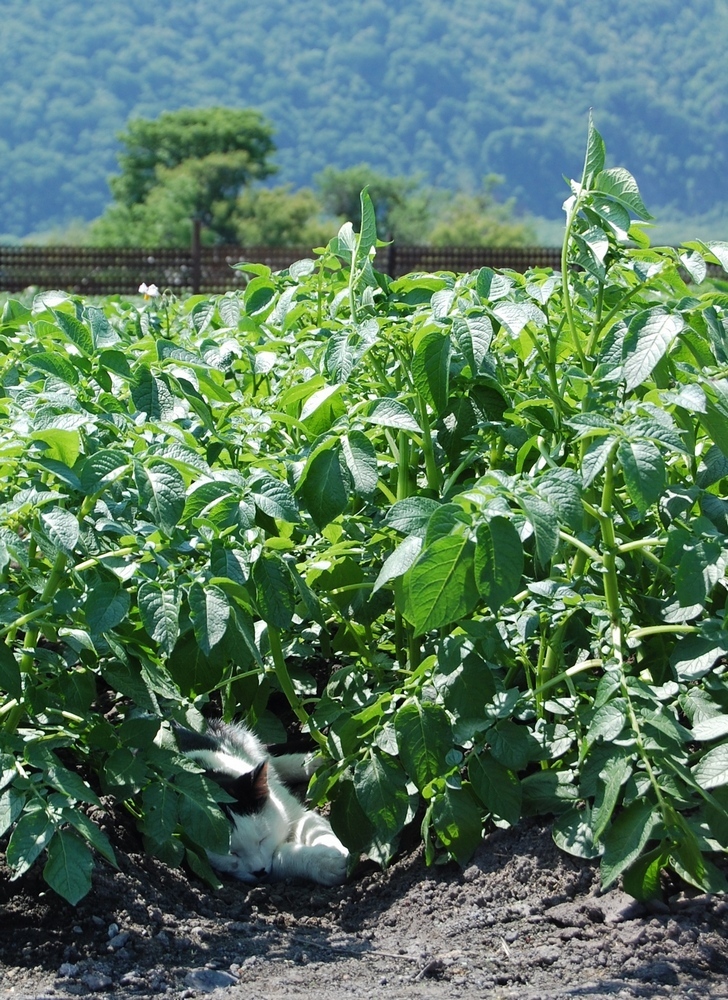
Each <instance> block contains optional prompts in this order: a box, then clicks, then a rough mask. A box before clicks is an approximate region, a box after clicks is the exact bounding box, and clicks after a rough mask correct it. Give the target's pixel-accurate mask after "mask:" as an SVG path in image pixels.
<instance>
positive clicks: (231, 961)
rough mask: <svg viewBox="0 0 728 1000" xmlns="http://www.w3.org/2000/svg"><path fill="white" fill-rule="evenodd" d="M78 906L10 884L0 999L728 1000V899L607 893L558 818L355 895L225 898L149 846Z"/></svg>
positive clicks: (367, 881)
mask: <svg viewBox="0 0 728 1000" xmlns="http://www.w3.org/2000/svg"><path fill="white" fill-rule="evenodd" d="M119 862H120V870H119V871H114V870H113V869H112V868H110V867H108V866H102V865H101V864H99V867H98V869H97V872H96V874H95V879H94V888H93V890H92V892H91V893H90V894H89V895H88V896H87V897H86V898H85V899H84V900H82V901H81V903H79V905H78V906H77V907H75V908H74V907H71V906H69V905H67V904H66V903H64V902H63V901H61V900H60V899H59V898H58V897H57V896H55V895H54V894H53V893H51V892H50V891H47V889H46V888H44V883H43V882H42V880H41V878H40V874H34V873H30V874H29V875H28V876H26V877H25V879H21V880H20V881H19V882H14V883H10V882H9V881H8V879H7V873H6V872H5V873H4V874H3V875H2V877H0V997H3V998H10V997H13V998H33V1000H37V998H45V997H47V998H53V1000H63V998H70V997H79V996H83V997H96V996H98V997H103V996H112V997H114V998H118V1000H132V998H140V997H157V996H162V995H166V996H167V997H174V998H177V997H179V998H185V1000H186V998H192V997H203V996H210V997H212V998H213V1000H243V998H245V1000H248V998H255V1000H283V998H286V1000H290V998H292V997H299V996H303V995H308V994H315V995H316V996H317V997H319V998H328V997H344V998H348V997H356V998H360V997H361V998H368V997H376V998H377V1000H399V998H407V1000H410V998H435V997H437V998H441V1000H445V998H455V997H463V998H466V997H467V998H471V997H473V998H480V997H483V998H488V1000H541V998H548V1000H566V998H575V997H583V998H589V1000H606V998H610V1000H615V998H617V1000H633V998H637V997H644V998H650V1000H652V998H668V1000H677V998H680V1000H683V998H684V1000H687V998H691V1000H703V998H711V1000H712V998H728V941H727V938H728V919H727V918H728V900H726V899H724V898H723V897H718V896H709V895H698V894H697V893H686V892H684V891H680V890H679V889H678V888H677V887H675V889H674V891H671V890H670V888H669V887H667V889H666V898H665V899H664V901H660V902H656V903H651V904H650V905H649V906H645V905H642V904H640V903H636V902H635V901H633V900H631V899H630V897H628V896H626V895H625V894H624V893H623V892H621V891H620V890H619V889H614V890H611V891H609V892H607V893H605V894H600V892H599V878H598V872H597V869H596V866H595V865H592V864H589V863H584V862H581V861H579V860H578V859H574V858H571V857H569V856H567V855H564V854H562V853H561V852H560V851H558V849H557V848H556V847H555V846H554V844H553V841H552V840H551V836H550V833H549V830H548V827H547V826H544V825H542V824H538V823H524V824H522V825H521V826H519V827H518V828H516V829H515V830H509V831H495V832H494V833H492V834H490V835H489V836H488V837H487V838H486V839H485V841H484V842H483V844H482V846H481V848H480V849H479V850H478V852H477V854H476V856H475V858H474V859H473V861H472V863H471V864H470V865H469V866H468V867H467V868H466V869H465V870H464V871H461V870H460V869H458V868H457V867H455V866H446V867H440V868H427V867H426V866H425V864H424V861H423V859H422V857H421V854H420V853H419V852H418V851H416V852H414V853H412V854H410V855H408V856H406V857H404V858H402V859H400V860H399V861H397V862H396V863H395V864H394V865H392V867H391V868H390V869H389V870H388V871H386V872H380V871H378V870H377V871H375V870H373V869H372V868H367V867H366V866H364V867H362V869H361V871H360V872H359V873H358V875H357V876H355V877H354V879H353V880H352V881H351V882H350V883H349V884H348V885H346V886H343V887H340V888H335V889H324V888H321V887H318V886H311V885H305V884H293V883H278V884H274V885H264V886H257V887H254V888H249V887H246V886H244V885H241V884H240V883H235V882H228V883H226V884H225V886H224V887H223V889H221V890H220V891H219V892H212V891H210V890H208V889H207V888H205V887H204V886H203V885H202V884H200V883H198V882H197V881H196V880H194V879H192V878H187V877H186V876H185V875H184V873H182V872H178V871H171V870H169V869H168V868H165V867H164V866H163V865H162V864H160V863H158V862H155V861H154V860H153V859H151V858H148V857H144V856H142V855H136V854H126V855H123V856H121V857H120V859H119Z"/></svg>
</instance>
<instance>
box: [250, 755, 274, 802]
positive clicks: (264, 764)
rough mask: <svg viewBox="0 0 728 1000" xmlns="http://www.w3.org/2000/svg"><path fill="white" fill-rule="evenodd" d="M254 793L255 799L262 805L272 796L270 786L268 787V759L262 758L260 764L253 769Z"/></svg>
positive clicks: (252, 786)
mask: <svg viewBox="0 0 728 1000" xmlns="http://www.w3.org/2000/svg"><path fill="white" fill-rule="evenodd" d="M251 788H252V793H253V800H254V801H255V802H256V803H259V804H260V805H263V803H264V802H265V801H266V799H268V798H269V797H270V788H269V787H268V761H267V760H262V761H261V762H260V764H258V766H257V767H256V768H255V770H254V771H253V779H252V785H251Z"/></svg>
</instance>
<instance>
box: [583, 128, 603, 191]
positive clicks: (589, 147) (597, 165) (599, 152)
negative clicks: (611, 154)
mask: <svg viewBox="0 0 728 1000" xmlns="http://www.w3.org/2000/svg"><path fill="white" fill-rule="evenodd" d="M606 153H607V151H606V147H605V145H604V139H602V137H601V135H600V134H599V132H597V130H596V127H595V125H594V119H593V117H592V113H591V111H590V112H589V130H588V133H587V141H586V157H585V159H584V170H583V173H582V184H584V185H585V186H586V187H589V184H590V181H591V179H592V178H593V177H594V176H595V175H596V174H598V173H600V171H602V170H604V160H605V158H606Z"/></svg>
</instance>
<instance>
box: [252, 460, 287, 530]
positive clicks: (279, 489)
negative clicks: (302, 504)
mask: <svg viewBox="0 0 728 1000" xmlns="http://www.w3.org/2000/svg"><path fill="white" fill-rule="evenodd" d="M249 489H250V495H251V497H252V498H253V502H254V503H255V506H256V507H258V509H259V510H262V511H263V513H264V514H267V515H268V516H269V517H274V518H278V520H280V521H288V522H289V523H290V524H295V523H296V522H297V521H299V520H300V518H299V514H298V507H297V505H296V500H295V498H294V496H293V492H292V490H291V488H290V486H289V485H288V483H285V482H283V481H282V480H280V479H276V478H275V477H274V476H271V475H269V474H268V473H262V474H259V475H256V476H255V478H254V479H253V480H252V481H251V483H250V484H249Z"/></svg>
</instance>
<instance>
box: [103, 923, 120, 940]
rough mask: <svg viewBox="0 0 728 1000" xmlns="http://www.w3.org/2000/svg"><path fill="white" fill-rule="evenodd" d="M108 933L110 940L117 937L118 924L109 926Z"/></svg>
mask: <svg viewBox="0 0 728 1000" xmlns="http://www.w3.org/2000/svg"><path fill="white" fill-rule="evenodd" d="M106 933H107V934H108V935H109V938H115V937H116V935H117V934H118V933H119V925H118V924H109V926H108V929H107V932H106Z"/></svg>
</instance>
